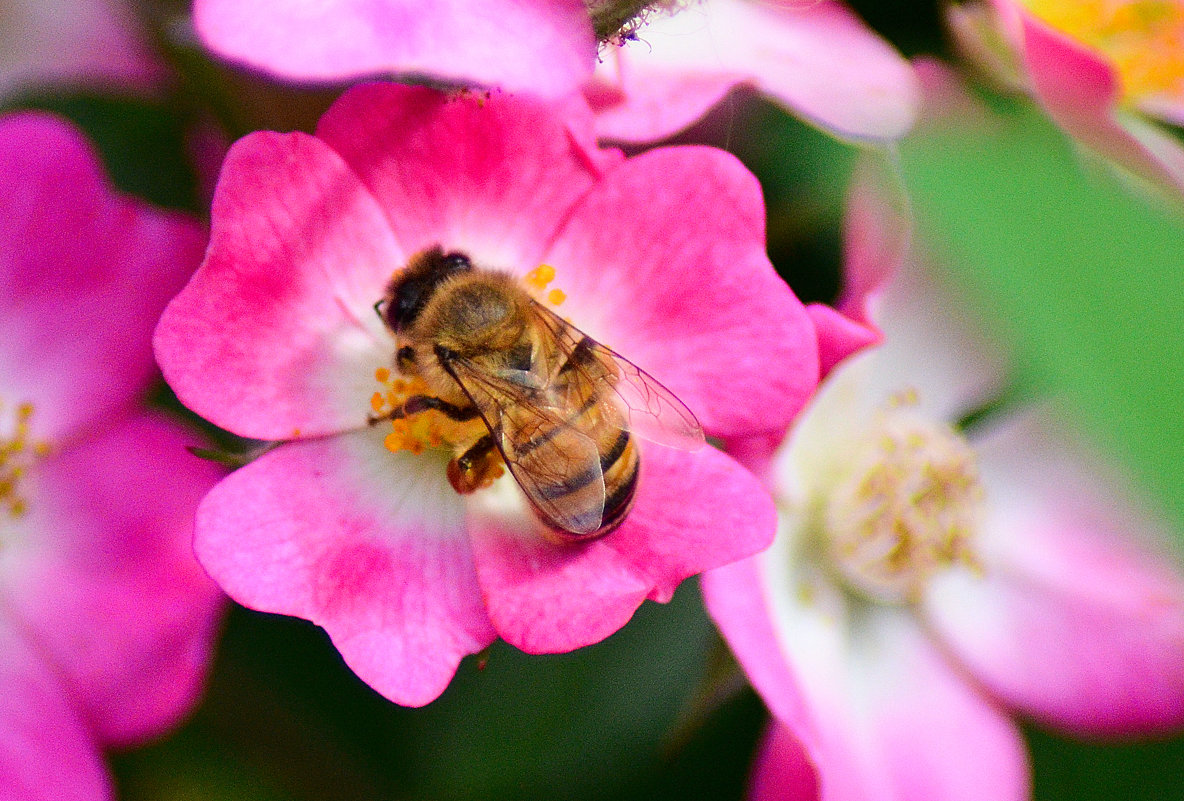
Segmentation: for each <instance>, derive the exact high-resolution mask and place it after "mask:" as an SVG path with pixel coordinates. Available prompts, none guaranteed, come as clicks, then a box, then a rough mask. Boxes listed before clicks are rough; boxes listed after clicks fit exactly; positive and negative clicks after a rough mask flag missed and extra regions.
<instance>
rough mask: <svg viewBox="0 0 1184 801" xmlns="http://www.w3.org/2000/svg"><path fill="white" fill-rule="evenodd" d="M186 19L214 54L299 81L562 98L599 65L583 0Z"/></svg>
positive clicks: (399, 5) (276, 4) (395, 4)
mask: <svg viewBox="0 0 1184 801" xmlns="http://www.w3.org/2000/svg"><path fill="white" fill-rule="evenodd" d="M193 14H194V22H195V24H196V25H197V30H198V33H199V34H200V35H201V37H202V39H203V40H204V41H205V43H206V44H207V45H209V47H210V48H211V49H213V50H214V51H215V52H218V53H220V54H222V55H223V56H225V57H227V58H229V59H232V60H234V61H238V62H242V63H244V64H247V65H249V66H252V67H258V68H260V69H263V70H266V71H267V72H270V73H272V74H274V75H277V76H280V77H285V78H293V79H297V80H309V79H312V80H332V81H344V80H348V79H352V78H359V77H364V76H378V75H382V74H387V73H396V74H402V75H409V74H410V75H423V76H428V77H432V78H435V79H437V80H443V81H450V82H456V83H467V84H479V85H484V86H498V85H500V86H503V87H505V88H506V89H509V90H512V91H528V92H536V93H539V94H544V95H549V96H559V95H561V94H564V93H566V92H569V91H571V90H573V89H575V88H576V86H577V85H578V84H579V83H580V81H582V80H583V79H584V78H585V77H586V76H588V75H590V74H591V72H592V65H593V62H594V60H595V57H596V42H595V37H594V36H593V34H592V23H591V21H590V20H589V18H588V12H587V9H586V8H585V6H584V4H583V3H582V2H581V1H580V0H527V1H526V2H523V0H481V2H479V3H477V2H471V1H470V0H329V1H328V2H323V1H322V2H312V1H311V0H301V2H292V0H255V1H254V2H250V3H242V2H239V0H197V2H196V3H195V4H194V9H193Z"/></svg>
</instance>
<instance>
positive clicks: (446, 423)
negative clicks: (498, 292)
mask: <svg viewBox="0 0 1184 801" xmlns="http://www.w3.org/2000/svg"><path fill="white" fill-rule="evenodd" d="M554 279H555V268H554V267H552V266H550V265H549V264H540V265H539V266H538V267H536V268H535V269H534V270H531V271H530V272H529V273H527V274H526V275H525V276H523V278H522V283H523V284H524V286H525V287H526V289H527V291H529V292H531V293H532V294H534V295H536V296H541V297H542V299H543V300H545V302H547V303H549V304H550V305H552V306H558V305H560V304H561V303H563V301H564V300H566V299H567V296H566V295H565V294H564V292H563V291H562V290H560V289H551V290H547V287H548V286H549V285H550V284H551V282H552V281H553V280H554ZM374 379H375V380H376V381H377V382H378V383H379V384H380V385H381V389H380V390H379V391H377V392H375V393H374V394H373V395H372V396H371V398H370V408H371V411H372V412H373V415H374V418H375V419H384V418H390V417H391V416H392V414H395V413H396V410H399V411H398V413H399V414H404V413H405V416H400V417H397V418H394V419H390V420H389V423H390V428H391V430H390V433H388V434H387V435H386V437H385V438H384V439H383V445H384V446H385V447H386V449H387V450H389V451H391V452H392V453H397V452H399V451H409V452H411V453H413V454H420V453H423V452H424V451H425V450H428V449H445V450H450V451H452V453H453V454H454V456H457V457H459V456H461V455H462V454H464V453H465V452H466V451H467V450H468V449H469V448H470V447H472V446H473V445H474V444H475V443H476V442H477V441H478V440H479V439H481V437H483V436H485V435H486V434H488V433H489V431H488V429H487V428H486V427H485V424H484V422H483V421H482V420H481V418H480V417H474V418H472V419H469V420H454V419H453V418H451V417H449V416H448V415H447V414H445V413H444V412H442V411H440V410H438V409H433V408H423V409H417V410H415V411H409V410H410V409H412V408H414V407H415V403H414V402H413V404H412V405H411V406H409V405H408V401H410V400H411V399H413V398H416V397H419V398H422V397H425V396H431V394H432V391H431V388H430V387H428V385H427V383H426V382H425V381H424V380H423V379H422V378H421V377H420V376H418V375H416V374H415V373H414V371H412V370H408V371H406V372H404V371H399V370H398V368H396V369H395V370H392V369H390V368H389V367H379V368H378V369H376V370H375V371H374ZM419 405H421V406H422V404H419ZM469 470H470V472H472V473H473V474H474V475H475V476H476V479H475V482H476V486H475V487H473V489H482V488H485V487H489V486H491V485H492V484H493V482H494V481H495V480H497V479H498V478H500V477H501V476H502V475H503V474H504V473H505V467H504V464H503V463H502V461H501V457H500V454H499V452H498V451H497V450H496V449H493V450H492V451H490V452H489V453H488V454H487V455H486V456H484V457H482V462H481V463H480V464H477V465H474V466H471V467H470V468H469ZM454 486H456V484H455V483H454ZM465 491H472V490H470V489H466V490H465Z"/></svg>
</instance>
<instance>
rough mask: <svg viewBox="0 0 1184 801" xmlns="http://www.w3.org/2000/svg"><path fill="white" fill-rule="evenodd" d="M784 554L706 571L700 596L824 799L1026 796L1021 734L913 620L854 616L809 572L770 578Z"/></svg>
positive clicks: (1008, 799)
mask: <svg viewBox="0 0 1184 801" xmlns="http://www.w3.org/2000/svg"><path fill="white" fill-rule="evenodd" d="M779 543H780V540H779ZM788 556H789V555H788V554H787V553H785V551H784V549H783V548H781V547H779V545H778V544H775V545H774V546H773V548H772V549H771V550H770V551H767V552H766V553H765V554H762V555H761V556H760V557H758V558H757V559H753V560H749V561H748V562H745V563H742V564H740V565H731V566H728V567H726V568H723V569H721V570H716V571H713V572H711V573H709V574H707V575H705V576H704V577H703V595H704V600H705V601H706V603H707V607H708V610H709V611H710V613H711V615H712V618H713V619H714V620H715V621H716V623H717V624H718V625H719V627H720V631H721V632H722V633H723V635H724V637H725V639H726V640H727V641H728V644H729V645H730V646H731V647H732V649H733V652H734V653H735V654H736V657H737V659H738V660H739V661H740V664H741V665H742V666H743V667H744V669H745V672H746V673H747V674H748V675H749V678H750V679H751V680H752V682H753V686H754V687H756V689H757V691H758V692H760V693H761V695H762V697H763V698H764V699H765V702H766V703H767V704H768V705H769V708H770V711H772V713H773V715H774V717H775V718H776V719H777V720H778V721H780V722H781V723H782V724H784V725H786V726H788V727H789V729H790V731H791V732H792V733H793V735H794V736H795V737H796V738H797V739H798V740H799V741H800V742H801V743H802V746H803V748H804V751H805V757H806V758H807V759H808V760H809V762H810V763H811V764H812V765H814V766H815V771H816V776H817V781H818V785H819V787H820V788H821V797H822V798H825V799H828V801H863V799H867V798H881V799H887V800H888V801H914V799H927V798H933V799H947V798H984V797H985V798H990V799H998V801H1020V799H1023V798H1025V797H1026V793H1027V769H1026V767H1027V766H1026V759H1025V755H1024V747H1023V740H1022V738H1021V737H1020V734H1019V731H1018V730H1017V729H1016V727H1015V726H1014V725H1013V724H1012V723H1011V721H1010V720H1008V719H1007V717H1006V716H1005V715H1004V713H1003V712H1002V711H1001V710H1000V709H998V708H997V707H995V706H994V705H993V704H991V703H990V702H989V701H988V700H987V699H986V698H985V697H984V696H983V695H982V694H980V693H979V692H978V691H977V690H976V689H975V688H974V686H973V685H972V684H970V683H969V682H967V681H966V680H965V678H964V677H963V676H962V674H961V673H960V672H959V671H958V669H957V668H955V667H953V666H951V665H950V664H949V662H948V661H947V660H946V658H945V656H944V655H943V654H942V653H941V652H940V650H939V649H938V648H937V647H936V646H935V645H934V644H933V643H932V642H930V640H929V639H928V638H927V637H926V636H925V634H924V632H923V631H922V630H921V628H920V627H919V626H918V625H916V623H915V621H913V620H912V619H910V618H909V616H908V615H907V614H905V613H903V612H902V611H901V610H895V609H883V608H875V607H861V608H859V609H855V608H852V607H851V606H848V605H847V603H846V602H845V601H844V600H843V599H842V598H841V596H839V595H838V594H836V593H835V591H834V590H833V588H830V587H828V586H827V585H825V584H823V583H819V582H817V581H816V580H815V581H811V580H810V579H806V578H805V576H806V574H805V573H802V574H798V575H797V577H796V578H792V579H791V580H790V581H788V582H786V581H782V580H780V579H777V578H775V576H776V575H777V574H778V573H779V572H784V570H786V569H787V567H786V565H784V564H783V563H782V562H783V561H784V560H786V558H787V557H788ZM774 563H775V564H774ZM757 565H760V566H761V568H760V569H758V568H757ZM799 582H801V583H799ZM806 599H808V600H806ZM794 758H795V759H798V758H800V757H798V756H795V757H794ZM800 767H801V766H797V767H794V768H793V770H792V773H793V774H795V775H796V774H797V773H799V770H800ZM766 770H770V769H766Z"/></svg>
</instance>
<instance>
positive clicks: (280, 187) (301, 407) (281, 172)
mask: <svg viewBox="0 0 1184 801" xmlns="http://www.w3.org/2000/svg"><path fill="white" fill-rule="evenodd" d="M213 221H214V222H213V230H212V232H211V241H210V249H209V252H208V253H207V255H206V260H205V262H204V263H203V264H202V266H201V269H199V270H198V272H197V274H195V275H194V276H193V280H192V281H190V283H189V285H188V286H186V287H185V289H184V291H182V292H181V294H179V295H178V296H177V297H176V298H175V299H174V300H173V301H172V303H170V304H169V306H168V308H167V309H166V310H165V313H164V315H163V316H162V317H161V320H160V325H159V326H158V327H157V329H156V336H155V341H154V344H155V346H156V356H157V359H158V360H159V362H160V365H161V369H162V370H163V372H164V375H165V378H166V379H167V380H168V382H169V385H170V386H172V388H173V390H174V391H175V392H176V393H177V396H178V397H179V398H180V399H181V402H182V403H184V404H185V405H186V406H188V407H189V408H191V409H193V410H194V411H195V412H197V413H198V414H200V415H202V416H203V417H206V418H207V419H209V420H211V421H213V422H214V423H217V424H218V425H220V426H222V427H223V428H226V429H229V430H231V431H233V432H234V433H236V434H240V435H242V436H247V437H255V438H259V439H288V438H293V437H297V436H301V435H304V436H312V435H317V434H323V433H329V432H333V431H340V430H344V429H349V428H356V427H358V426H362V425H364V424H365V421H366V415H367V414H368V412H369V410H370V396H371V395H372V394H373V393H374V391H375V390H377V389H378V384H377V383H376V382H375V380H374V370H375V368H377V367H380V366H383V365H387V364H389V362H390V359H391V353H392V351H393V348H394V345H393V340H392V339H391V337H390V335H389V334H388V333H387V332H386V330H385V328H384V327H383V326H382V324H381V322H380V321H379V320H378V318H377V316H376V315H375V314H374V311H373V309H372V306H373V304H374V302H375V301H377V300H379V299H380V298H381V297H382V294H383V291H384V289H385V286H386V282H387V281H388V280H389V278H390V275H391V273H392V272H394V271H395V270H396V269H397V268H399V267H401V266H402V265H403V263H404V262H405V260H406V255H405V254H404V253H403V252H402V251H401V250H399V248H398V246H397V245H396V244H395V241H394V240H393V239H392V237H391V234H390V230H389V229H388V228H387V225H386V220H385V217H384V216H383V213H382V211H381V210H380V209H379V208H378V206H377V204H376V203H375V202H374V199H373V198H372V197H371V196H370V194H369V193H368V192H367V191H366V189H365V187H363V186H362V185H361V184H360V183H359V182H358V179H357V178H356V177H355V176H354V175H353V173H352V172H351V171H350V169H349V167H348V166H347V165H346V164H345V163H344V162H343V161H342V160H341V158H340V157H339V156H338V155H337V154H336V153H334V152H333V151H332V150H331V149H330V148H328V147H326V146H325V145H324V144H323V143H321V142H320V141H318V140H317V139H314V138H313V137H311V136H306V135H304V134H299V133H297V134H287V135H284V134H275V133H256V134H251V135H250V136H247V137H245V138H244V139H242V140H240V141H239V142H237V143H236V144H235V145H234V147H233V148H231V151H230V153H229V154H228V155H227V157H226V163H225V165H224V167H223V171H222V177H221V180H220V181H219V183H218V189H217V192H216V193H215V196H214V208H213Z"/></svg>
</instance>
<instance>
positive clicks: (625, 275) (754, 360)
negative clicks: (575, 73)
mask: <svg viewBox="0 0 1184 801" xmlns="http://www.w3.org/2000/svg"><path fill="white" fill-rule="evenodd" d="M654 187H661V191H660V192H656V191H655V189H654ZM764 221H765V212H764V206H763V203H762V199H761V193H760V187H759V186H758V184H757V182H756V179H755V178H754V177H753V176H752V174H751V173H749V172H748V171H747V170H746V169H745V168H744V167H743V166H742V165H741V164H740V163H739V162H738V161H737V160H736V159H735V158H733V157H732V156H731V155H729V154H727V153H724V152H722V151H719V150H714V149H712V148H705V147H672V148H661V149H658V150H652V151H649V152H647V153H645V154H643V155H641V156H638V157H636V158H633V159H629V160H628V161H626V162H624V163H623V164H621V165H620V166H618V167H617V168H615V169H613V170H611V171H610V172H608V173H607V174H606V175H605V176H604V178H603V180H601V181H600V183H598V184H597V185H596V187H595V188H594V189H593V190H592V191H591V192H590V193H589V194H588V195H587V197H585V198H584V200H583V202H581V203H580V204H579V206H577V207H576V209H575V210H574V212H573V213H572V216H571V218H570V219H569V220H568V222H567V225H566V226H565V227H564V228H563V230H562V231H561V232H560V234H559V236H558V238H557V240H556V241H555V244H554V246H553V247H552V248H551V250H550V251H549V252H548V253H547V254H546V255H545V257H544V258H545V260H546V262H547V263H548V264H551V265H553V266H554V267H555V270H556V278H555V284H554V286H556V287H559V288H561V289H562V290H563V291H564V292H566V293H567V300H566V301H565V302H564V305H563V306H561V307H560V311H561V313H563V314H564V315H565V316H568V317H569V319H571V321H572V322H573V323H575V324H576V325H577V326H578V327H579V328H580V329H582V330H583V331H584V332H585V333H587V334H589V335H590V336H592V337H593V338H594V339H596V340H598V341H600V342H602V343H604V344H605V345H607V346H609V347H611V348H613V349H614V350H616V351H617V352H618V353H620V354H621V355H622V356H624V357H625V358H626V359H628V360H630V361H631V362H633V363H634V364H637V365H638V366H640V367H641V368H642V369H644V370H646V371H647V372H649V373H650V374H651V375H653V376H654V377H655V378H657V379H658V381H660V382H661V383H662V384H664V385H665V386H666V387H667V389H669V390H671V391H672V392H673V393H674V394H675V395H677V396H678V397H679V398H680V399H681V400H682V401H683V402H684V403H685V404H687V406H689V407H690V408H691V410H692V411H694V412H695V414H696V415H698V416H699V420H700V421H701V422H702V423H703V425H704V427H705V428H706V429H707V430H708V431H709V432H710V433H712V434H716V435H718V436H721V437H729V436H733V435H749V434H754V433H759V432H764V431H777V432H781V431H784V430H785V428H786V426H788V424H789V422H790V420H792V419H793V416H794V415H795V414H796V413H797V411H798V410H799V409H800V408H801V407H802V405H803V404H804V403H805V402H806V399H807V398H808V397H809V395H810V393H811V392H812V391H813V389H814V386H815V384H816V383H817V380H818V355H817V344H816V341H815V335H814V330H813V326H812V325H811V323H810V320H809V318H808V317H807V315H806V314H805V310H804V308H803V306H802V304H801V303H800V302H799V301H798V300H797V298H795V297H794V295H793V293H792V292H791V291H790V290H789V288H788V287H787V286H786V285H785V282H784V281H782V280H781V278H779V277H778V276H777V274H776V273H775V272H774V271H773V267H772V265H771V264H770V263H769V259H768V256H766V255H765V226H764Z"/></svg>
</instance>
